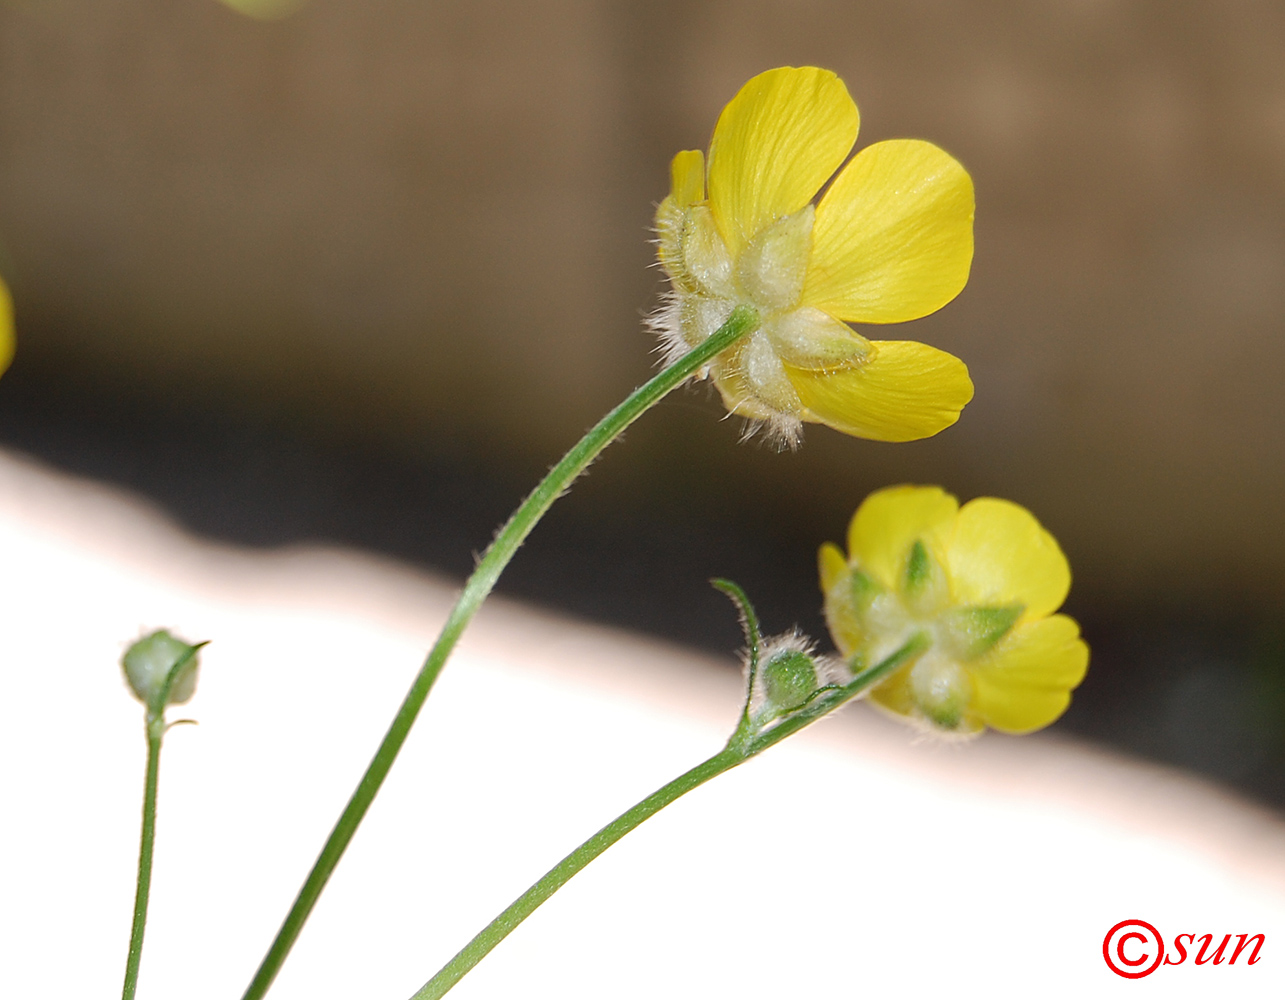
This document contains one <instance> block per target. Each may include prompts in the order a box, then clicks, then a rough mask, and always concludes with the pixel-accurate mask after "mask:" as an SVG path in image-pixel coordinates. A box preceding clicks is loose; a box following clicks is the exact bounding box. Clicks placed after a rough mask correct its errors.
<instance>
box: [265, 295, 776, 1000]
mask: <svg viewBox="0 0 1285 1000" xmlns="http://www.w3.org/2000/svg"><path fill="white" fill-rule="evenodd" d="M757 325H758V314H757V313H756V312H755V311H754V310H753V309H752V308H750V307H748V306H739V307H737V308H736V309H735V310H733V312H732V314H731V316H729V317H728V319H727V322H726V323H724V324H723V325H722V326H721V327H719V329H718V330H716V331H715V332H714V333H713V334H711V335H710V336H709V337H708V338H706V340H705V341H704V342H703V343H701V345H700V346H699V347H696V348H694V349H693V350H691V351H690V352H688V353H687V354H685V355H683V357H681V358H679V359H678V360H677V361H675V362H674V363H673V364H672V365H670V366H669V367H668V368H666V369H664V370H663V371H661V372H660V373H659V374H658V375H656V377H655V378H653V379H651V381H649V382H647V383H646V384H645V385H643V386H642V387H640V388H638V389H635V390H634V391H633V392H632V393H631V394H630V395H629V396H628V398H626V399H625V400H624V402H622V403H621V404H620V405H619V406H617V407H616V408H615V409H614V410H612V411H611V412H610V413H608V414H607V415H606V416H605V417H603V418H602V420H600V421H599V422H598V423H597V424H596V425H595V426H594V427H593V429H592V430H590V431H589V433H587V434H586V435H585V436H584V437H583V438H581V439H580V441H579V442H578V443H577V444H576V445H575V446H574V447H572V449H571V450H570V451H568V452H567V453H566V455H564V456H563V458H562V460H561V461H560V462H558V464H557V465H555V466H554V467H553V468H552V469H551V470H550V471H549V474H548V475H547V476H545V477H544V479H543V480H541V482H540V484H539V485H538V486H537V487H536V488H535V489H534V490H533V491H532V493H531V495H530V496H528V497H527V498H526V500H524V501H523V502H522V505H521V506H520V507H518V509H517V510H516V511H514V513H513V516H512V517H511V518H509V521H508V523H507V524H505V525H504V527H503V528H501V529H500V531H499V533H498V534H497V535H496V536H495V540H494V541H493V542H492V543H491V545H490V547H489V548H488V549H487V550H486V553H485V554H484V555H483V556H482V558H481V560H480V561H479V562H478V564H477V568H476V569H475V570H474V571H473V575H472V576H470V577H469V578H468V580H467V582H466V583H465V584H464V590H463V591H462V592H461V594H460V596H459V599H458V600H457V601H456V602H455V606H454V607H453V608H452V609H451V613H450V615H449V617H447V619H446V624H445V625H443V626H442V631H441V633H440V635H439V636H438V639H437V642H436V643H435V644H434V645H433V648H432V649H431V650H429V653H428V656H427V658H426V659H425V660H424V665H423V666H422V667H421V668H420V671H419V673H418V674H417V675H416V677H415V680H414V682H413V683H412V684H411V687H410V690H409V691H408V692H407V694H406V697H405V699H404V700H403V701H402V704H401V707H400V708H399V709H398V710H397V714H396V716H394V717H393V722H392V725H390V726H389V727H388V732H387V733H386V734H385V736H384V739H383V742H382V743H380V745H379V749H378V750H376V751H375V756H374V758H373V759H372V760H371V762H370V765H369V766H368V767H367V768H366V773H365V774H364V775H362V778H361V781H360V782H359V783H358V785H357V788H356V790H355V791H354V792H353V794H352V797H351V798H350V799H349V800H348V804H347V806H345V807H344V811H343V813H342V814H341V815H340V817H339V820H338V822H337V823H336V824H335V826H334V829H333V830H331V832H330V837H329V838H328V839H327V840H326V843H325V846H324V847H322V849H321V854H320V855H318V857H317V860H316V862H315V863H314V864H313V866H312V871H310V872H309V873H308V877H307V879H306V880H305V881H304V884H303V887H302V888H301V889H300V890H299V895H298V896H297V897H296V898H295V901H294V905H293V906H292V907H291V908H290V912H289V913H288V914H287V915H286V919H285V921H284V922H283V923H282V925H281V929H280V930H279V931H278V932H277V936H276V938H275V939H274V940H273V942H272V945H271V947H270V948H269V949H268V953H267V954H266V955H265V956H264V958H263V962H262V964H261V965H260V966H259V969H258V971H257V972H256V973H255V975H254V979H253V980H251V982H250V985H249V986H248V987H247V988H246V991H245V994H244V996H243V998H242V1000H260V998H261V997H262V996H263V995H264V994H265V993H267V991H268V988H269V987H270V986H271V985H272V981H273V979H275V978H276V975H277V972H278V971H280V969H281V965H282V963H283V962H285V960H286V956H287V955H289V954H290V949H291V948H292V947H293V946H294V942H295V940H296V939H297V938H298V936H299V932H300V931H301V930H302V929H303V925H304V923H305V921H307V919H308V915H309V914H310V913H311V912H312V908H313V907H314V906H315V905H316V903H317V899H318V898H319V897H320V896H321V891H322V889H324V888H325V886H326V882H327V880H328V879H329V878H330V874H331V872H333V871H334V869H335V866H336V865H337V864H338V863H339V859H340V858H341V857H343V853H344V850H345V849H346V848H347V847H348V844H349V842H350V841H351V840H352V838H353V834H355V833H356V832H357V827H358V826H359V825H360V823H361V821H362V818H363V817H364V816H365V815H366V810H367V809H369V808H370V804H371V802H372V801H373V800H374V798H375V795H376V794H377V793H378V792H379V788H380V786H381V785H382V784H383V782H384V778H385V777H386V776H387V774H388V771H389V769H390V768H391V767H392V766H393V761H394V760H396V759H397V754H398V752H399V751H400V750H401V748H402V744H403V743H405V742H406V737H407V736H408V735H409V734H410V730H411V726H412V725H414V723H415V718H416V716H418V715H419V710H420V708H421V707H422V706H423V704H424V700H425V699H426V698H427V697H428V693H429V691H431V690H432V687H433V683H434V682H435V681H436V680H437V676H438V674H439V673H441V670H442V667H443V666H445V664H446V660H447V658H448V657H449V656H450V654H451V651H452V650H453V649H454V648H455V644H456V642H458V641H459V638H460V635H461V634H462V633H463V632H464V629H465V628H466V627H467V626H468V623H469V622H470V621H471V620H472V618H473V616H474V615H475V614H476V613H477V610H478V608H479V607H481V605H482V602H483V601H485V600H486V597H487V595H488V594H490V592H491V589H492V588H493V587H494V586H495V582H496V580H497V579H498V578H499V576H500V573H501V572H503V570H504V568H505V567H506V566H507V565H508V563H509V560H511V559H512V558H513V556H514V554H515V553H516V552H517V550H518V547H519V546H520V545H521V544H522V542H523V541H524V540H525V539H526V537H527V535H529V534H530V533H531V530H532V529H533V528H534V527H535V526H536V524H537V523H538V522H539V521H540V518H542V517H543V516H544V514H545V512H546V511H548V509H549V508H550V507H551V506H552V505H553V503H554V501H555V500H557V499H558V497H560V496H561V495H562V494H563V493H564V492H566V490H567V489H568V488H569V487H570V486H571V484H572V483H573V482H574V481H575V480H576V478H577V477H578V476H579V475H580V474H581V473H582V472H584V470H585V469H586V468H588V466H589V465H590V463H591V462H593V460H594V459H595V458H597V457H598V455H599V454H600V453H601V452H602V450H603V449H604V448H606V447H607V445H609V444H611V442H612V441H614V440H615V439H616V438H617V437H619V436H620V434H621V432H622V431H624V430H625V428H627V427H628V426H629V425H630V424H632V423H633V422H634V421H635V420H637V419H638V418H639V417H640V416H642V415H643V413H645V412H646V411H647V410H648V409H650V408H651V407H652V406H654V405H655V404H656V403H658V402H659V401H660V400H661V399H663V398H664V397H665V396H666V395H668V394H669V393H670V392H672V391H673V390H674V389H676V388H677V387H678V386H680V385H682V384H683V382H685V381H687V379H688V378H689V377H690V376H692V375H693V374H695V373H696V372H697V371H699V370H700V369H701V368H703V367H704V366H705V365H706V364H708V363H709V362H710V361H711V360H713V358H714V357H715V355H717V354H719V353H720V352H722V351H725V350H726V349H727V348H728V347H730V346H731V345H732V344H733V343H735V342H736V341H737V340H738V339H740V338H741V337H743V336H745V335H746V334H747V333H750V332H751V331H752V330H754V329H755V328H756V327H757Z"/></svg>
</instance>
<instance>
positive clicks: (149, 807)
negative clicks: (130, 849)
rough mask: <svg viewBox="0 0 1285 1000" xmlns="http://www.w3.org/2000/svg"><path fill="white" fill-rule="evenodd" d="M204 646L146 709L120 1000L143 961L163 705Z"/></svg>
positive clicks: (180, 663)
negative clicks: (132, 886) (131, 907)
mask: <svg viewBox="0 0 1285 1000" xmlns="http://www.w3.org/2000/svg"><path fill="white" fill-rule="evenodd" d="M205 645H206V643H204V642H202V643H198V644H197V645H195V646H192V647H191V648H189V649H188V651H187V652H186V653H184V654H183V655H182V656H180V657H179V658H178V659H177V660H176V661H175V662H174V664H173V665H172V666H171V667H170V669H169V672H168V673H167V674H166V675H165V680H164V681H163V682H162V683H161V686H160V689H159V690H158V691H157V692H156V693H155V695H154V696H153V697H152V699H151V701H150V702H149V704H148V706H147V777H146V779H144V782H143V830H142V833H141V834H139V838H138V882H137V884H136V886H135V889H134V923H133V926H132V927H131V928H130V932H129V954H128V955H127V956H126V958H125V985H124V987H122V989H121V1000H134V992H135V991H136V990H137V989H138V966H139V963H140V962H142V960H143V931H144V930H145V929H146V928H147V901H148V898H149V897H150V895H151V892H152V850H153V847H154V845H155V843H156V787H157V784H158V782H159V780H160V771H161V741H162V740H163V739H165V705H166V704H167V703H168V702H169V700H170V689H171V688H172V687H173V686H174V681H175V680H177V679H178V675H179V671H180V670H182V669H183V668H184V667H185V666H187V662H188V661H189V660H190V659H192V657H193V656H195V655H196V653H197V651H198V650H199V649H200V648H201V647H202V646H205Z"/></svg>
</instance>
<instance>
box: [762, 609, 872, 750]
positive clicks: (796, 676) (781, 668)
mask: <svg viewBox="0 0 1285 1000" xmlns="http://www.w3.org/2000/svg"><path fill="white" fill-rule="evenodd" d="M759 663H760V664H761V665H760V667H759V668H758V673H757V675H756V676H755V677H754V684H753V687H752V689H751V691H750V706H749V708H750V717H751V718H753V719H754V720H756V725H759V726H762V725H765V724H767V723H769V722H771V721H772V720H773V719H779V718H780V717H781V716H783V715H789V714H790V713H791V712H793V711H795V710H797V709H800V708H802V707H803V706H804V705H806V704H807V703H808V701H809V699H810V698H811V697H812V695H813V694H815V693H816V692H817V691H818V690H819V689H820V688H823V687H825V686H826V685H832V684H844V683H847V682H848V681H849V680H851V677H852V674H851V671H849V670H848V668H847V667H846V666H845V665H844V664H843V663H841V662H839V661H837V660H835V659H834V658H833V657H829V656H818V655H817V654H816V651H815V647H814V645H813V643H812V640H811V639H809V638H807V636H805V635H803V634H801V633H800V632H798V631H792V632H787V633H786V634H784V635H779V636H776V637H775V638H771V639H767V640H765V641H764V643H763V648H762V651H761V652H760V654H759Z"/></svg>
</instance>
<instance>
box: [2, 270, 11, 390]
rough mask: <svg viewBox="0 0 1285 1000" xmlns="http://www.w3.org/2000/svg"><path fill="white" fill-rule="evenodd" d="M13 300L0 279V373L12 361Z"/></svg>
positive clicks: (6, 286)
mask: <svg viewBox="0 0 1285 1000" xmlns="http://www.w3.org/2000/svg"><path fill="white" fill-rule="evenodd" d="M13 343H14V333H13V298H12V297H11V296H10V295H9V286H8V285H6V284H5V283H4V279H3V278H0V372H3V371H4V370H5V369H6V368H8V367H9V362H10V361H12V360H13Z"/></svg>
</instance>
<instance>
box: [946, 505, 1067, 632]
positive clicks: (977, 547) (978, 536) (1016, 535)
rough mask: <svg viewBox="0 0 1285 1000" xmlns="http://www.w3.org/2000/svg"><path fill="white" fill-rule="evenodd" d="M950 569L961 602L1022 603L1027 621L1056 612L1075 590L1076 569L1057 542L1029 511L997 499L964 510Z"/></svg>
mask: <svg viewBox="0 0 1285 1000" xmlns="http://www.w3.org/2000/svg"><path fill="white" fill-rule="evenodd" d="M946 569H947V572H948V573H949V574H950V583H951V594H952V595H953V597H954V599H955V601H956V602H957V603H959V604H975V605H986V606H993V607H998V606H1002V605H1006V604H1021V605H1023V606H1024V607H1025V609H1026V613H1025V615H1023V618H1022V620H1023V621H1030V620H1031V619H1035V618H1043V617H1044V616H1045V615H1048V614H1051V613H1053V612H1054V611H1056V610H1057V609H1058V608H1059V607H1061V605H1062V602H1063V601H1064V600H1066V594H1067V591H1068V590H1070V589H1071V567H1070V566H1069V565H1068V564H1067V561H1066V556H1064V555H1063V554H1062V550H1061V549H1060V548H1059V547H1058V544H1057V540H1056V539H1054V537H1053V536H1052V535H1050V534H1049V533H1048V532H1047V531H1045V530H1044V529H1043V528H1042V527H1040V522H1039V521H1037V520H1035V516H1034V515H1033V514H1031V512H1030V511H1028V510H1027V509H1026V508H1025V507H1021V506H1019V505H1018V504H1015V503H1013V502H1012V501H1009V500H999V499H996V498H995V497H979V498H978V499H976V500H970V501H969V502H968V503H966V504H964V506H963V507H962V508H961V509H960V511H959V520H958V521H957V522H956V525H955V535H954V537H953V538H952V539H951V542H950V547H949V548H948V549H947V552H946Z"/></svg>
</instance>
